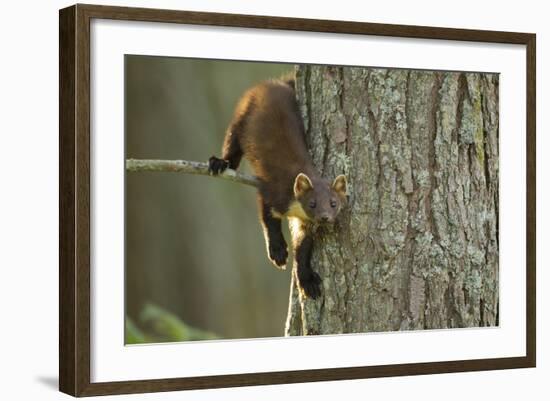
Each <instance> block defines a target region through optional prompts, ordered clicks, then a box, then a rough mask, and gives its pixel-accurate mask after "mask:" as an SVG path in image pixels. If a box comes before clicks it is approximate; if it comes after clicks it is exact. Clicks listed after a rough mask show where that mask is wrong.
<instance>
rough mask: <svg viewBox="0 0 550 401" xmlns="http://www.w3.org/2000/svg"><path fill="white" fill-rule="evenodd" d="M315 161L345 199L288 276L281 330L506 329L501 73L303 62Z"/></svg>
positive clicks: (300, 87) (302, 89)
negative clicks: (308, 280)
mask: <svg viewBox="0 0 550 401" xmlns="http://www.w3.org/2000/svg"><path fill="white" fill-rule="evenodd" d="M296 90H297V96H298V100H299V104H300V106H301V110H302V114H303V118H304V124H305V128H306V136H307V142H308V146H309V149H310V153H311V155H312V157H313V160H314V163H315V165H316V166H317V168H318V169H319V171H320V172H321V173H322V175H323V176H325V177H328V178H334V177H335V176H336V175H338V174H342V173H343V174H345V175H346V176H347V178H348V183H349V192H350V194H349V202H348V205H347V207H346V208H345V209H344V210H343V211H342V212H341V214H340V216H339V218H338V222H337V223H336V224H335V226H334V227H333V228H330V229H324V230H319V231H317V233H316V234H315V245H314V250H313V256H312V267H313V269H314V270H315V271H317V272H318V273H319V275H320V276H321V278H322V280H323V294H322V296H321V297H320V299H318V300H316V301H313V300H311V299H304V298H302V297H301V295H300V294H299V291H298V289H297V287H296V276H295V272H294V274H293V280H292V283H291V293H290V302H289V311H288V317H287V323H286V335H311V334H339V333H358V332H375V331H391V330H418V329H441V328H453V327H473V326H495V325H498V300H499V293H498V288H499V283H498V246H499V245H498V205H499V200H498V75H497V74H485V73H458V72H436V71H413V70H397V69H380V68H350V67H344V68H342V67H323V66H300V67H298V69H297V76H296Z"/></svg>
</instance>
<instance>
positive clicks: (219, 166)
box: [208, 156, 229, 175]
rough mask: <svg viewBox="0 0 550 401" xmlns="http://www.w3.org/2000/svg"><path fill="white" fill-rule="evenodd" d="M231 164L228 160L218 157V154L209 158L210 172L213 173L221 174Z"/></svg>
mask: <svg viewBox="0 0 550 401" xmlns="http://www.w3.org/2000/svg"><path fill="white" fill-rule="evenodd" d="M228 166H229V163H228V162H227V160H223V159H218V158H217V157H216V156H212V157H211V158H210V159H208V172H209V173H211V174H213V175H218V174H221V173H223V172H224V171H225V169H226V168H227V167H228Z"/></svg>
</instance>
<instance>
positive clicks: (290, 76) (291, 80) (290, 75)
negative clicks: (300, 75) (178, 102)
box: [280, 71, 296, 90]
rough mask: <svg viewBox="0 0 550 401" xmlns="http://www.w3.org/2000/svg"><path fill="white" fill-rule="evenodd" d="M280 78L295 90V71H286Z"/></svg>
mask: <svg viewBox="0 0 550 401" xmlns="http://www.w3.org/2000/svg"><path fill="white" fill-rule="evenodd" d="M280 80H281V81H282V82H284V83H285V84H287V85H288V86H290V87H291V88H292V89H294V90H296V72H294V71H291V72H287V73H286V74H284V75H283V76H281V78H280Z"/></svg>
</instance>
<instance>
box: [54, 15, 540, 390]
mask: <svg viewBox="0 0 550 401" xmlns="http://www.w3.org/2000/svg"><path fill="white" fill-rule="evenodd" d="M92 18H100V19H114V20H133V21H151V22H170V23H184V24H195V25H212V26H227V27H243V28H269V29H282V30H294V31H311V32H330V33H346V34H368V35H377V36H393V37H402V38H422V39H444V40H458V41H476V42H493V43H512V44H520V45H525V46H526V48H527V59H526V63H527V121H526V124H527V137H526V141H527V193H526V197H527V227H526V230H527V231H526V233H527V241H526V251H527V258H526V283H527V288H526V290H527V310H526V313H527V324H526V328H525V329H526V333H527V335H526V339H527V343H526V350H527V355H526V356H524V357H513V358H493V359H476V360H461V361H442V362H430V363H411V364H399V365H382V366H365V367H350V368H334V369H314V370H300V371H284V372H272V373H251V374H232V375H223V376H203V377H193V378H170V379H157V380H135V381H122V382H101V383H91V382H90V20H91V19H92ZM59 30H60V31H59V51H60V52H59V57H60V63H59V82H60V83H59V85H60V86H59V92H60V103H59V129H60V143H59V151H60V170H59V228H60V236H59V258H60V264H59V389H60V390H61V391H62V392H65V393H67V394H70V395H74V396H92V395H104V394H122V393H143V392H153V391H172V390H185V389H201V388H218V387H234V386H249V385H260V384H279V383H296V382H313V381H323V380H341V379H362V378H371V377H388V376H401V375H419V374H432V373H447V372H465V371H480V370H493V369H510V368H525V367H534V366H535V363H536V305H535V299H536V293H535V290H536V277H535V273H536V272H535V270H536V267H535V250H536V248H535V247H536V241H535V231H536V228H535V218H536V210H535V207H536V201H535V194H536V187H535V185H536V184H535V182H536V175H535V174H536V171H535V168H536V165H535V155H536V153H535V148H536V138H535V120H536V104H535V101H536V92H535V91H536V87H535V82H536V77H535V74H536V70H535V65H536V58H535V49H536V36H535V34H530V33H515V32H496V31H481V30H466V29H450V28H435V27H421V26H405V25H387V24H371V23H362V22H344V21H327V20H313V19H300V18H282V17H266V16H252V15H237V14H218V13H202V12H190V11H170V10H155V9H142V8H126V7H110V6H95V5H80V4H78V5H75V6H72V7H68V8H65V9H62V10H60V13H59Z"/></svg>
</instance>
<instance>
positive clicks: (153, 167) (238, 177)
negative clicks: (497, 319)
mask: <svg viewBox="0 0 550 401" xmlns="http://www.w3.org/2000/svg"><path fill="white" fill-rule="evenodd" d="M126 170H127V171H130V172H140V171H153V172H170V173H184V174H197V175H207V176H210V177H217V178H223V179H225V180H229V181H233V182H238V183H241V184H245V185H250V186H253V187H257V186H258V185H259V183H260V181H259V180H258V178H256V177H254V176H251V175H248V174H243V173H239V172H237V171H235V170H231V169H227V170H225V171H224V172H223V173H222V174H219V175H216V176H214V175H212V174H210V173H209V171H208V164H207V163H201V162H194V161H188V160H146V159H128V160H126Z"/></svg>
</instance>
